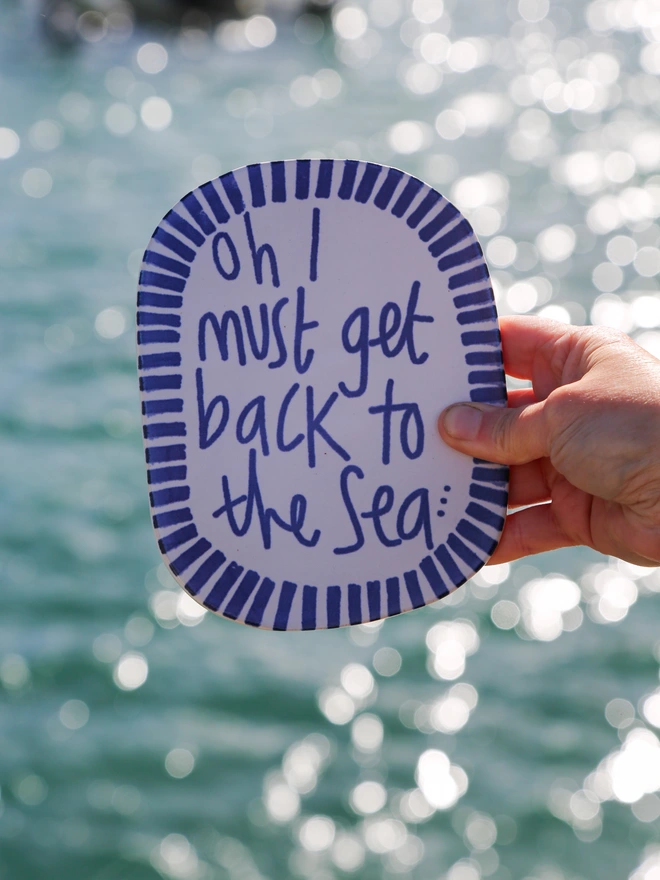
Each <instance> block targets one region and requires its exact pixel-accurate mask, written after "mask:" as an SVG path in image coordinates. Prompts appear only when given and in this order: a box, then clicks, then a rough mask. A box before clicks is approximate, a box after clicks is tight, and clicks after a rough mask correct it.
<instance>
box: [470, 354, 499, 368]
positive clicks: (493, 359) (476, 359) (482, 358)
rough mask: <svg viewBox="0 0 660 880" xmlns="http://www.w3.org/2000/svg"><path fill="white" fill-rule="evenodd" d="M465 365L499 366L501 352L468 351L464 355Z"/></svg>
mask: <svg viewBox="0 0 660 880" xmlns="http://www.w3.org/2000/svg"><path fill="white" fill-rule="evenodd" d="M465 363H466V364H468V366H477V365H481V364H483V365H486V364H501V363H502V352H501V351H469V352H468V353H467V354H466V355H465Z"/></svg>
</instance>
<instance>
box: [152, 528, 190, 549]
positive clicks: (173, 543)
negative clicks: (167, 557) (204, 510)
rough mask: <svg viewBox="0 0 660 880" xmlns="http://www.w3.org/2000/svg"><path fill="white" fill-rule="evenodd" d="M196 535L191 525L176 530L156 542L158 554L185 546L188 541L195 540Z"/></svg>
mask: <svg viewBox="0 0 660 880" xmlns="http://www.w3.org/2000/svg"><path fill="white" fill-rule="evenodd" d="M197 534H198V533H197V527H196V526H195V525H194V524H192V523H191V524H190V525H188V526H184V527H183V528H181V529H177V530H176V532H172V533H171V534H170V535H167V536H166V537H164V538H161V539H160V541H159V542H158V546H159V547H160V552H161V553H167V552H168V550H176V548H177V547H180V546H181V545H182V544H187V543H188V541H192V539H193V538H196V537H197Z"/></svg>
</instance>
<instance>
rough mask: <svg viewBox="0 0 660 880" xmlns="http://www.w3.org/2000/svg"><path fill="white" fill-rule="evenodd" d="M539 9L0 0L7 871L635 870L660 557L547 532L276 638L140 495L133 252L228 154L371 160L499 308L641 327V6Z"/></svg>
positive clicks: (648, 79) (428, 3)
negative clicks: (397, 182)
mask: <svg viewBox="0 0 660 880" xmlns="http://www.w3.org/2000/svg"><path fill="white" fill-rule="evenodd" d="M546 7H547V4H544V2H543V0H522V2H521V3H520V6H517V5H516V4H515V3H509V4H504V3H500V2H495V3H489V4H481V3H476V2H473V0H469V2H467V3H461V4H457V5H456V7H455V8H454V5H453V4H450V3H447V4H445V9H444V12H442V4H441V3H439V2H437V0H435V2H433V0H415V2H414V3H413V5H412V6H408V5H406V7H405V8H404V7H403V6H402V5H400V4H398V3H397V2H394V0H391V2H390V0H372V2H371V3H370V4H368V5H365V6H359V7H347V8H346V9H345V10H344V11H343V12H341V13H339V14H338V15H337V16H336V18H335V31H336V35H333V32H332V25H331V23H329V22H327V23H326V26H325V34H324V35H323V36H321V37H320V39H318V40H316V42H314V40H315V39H316V38H317V37H319V36H320V31H321V27H320V25H319V22H318V21H317V20H313V19H303V20H302V21H301V20H298V21H297V22H296V23H294V21H293V19H282V20H279V19H277V36H276V38H275V40H274V42H272V43H271V44H269V45H267V46H265V47H263V48H254V47H252V48H249V46H250V42H249V39H252V41H253V42H256V43H264V42H268V41H269V40H270V39H271V38H272V36H273V27H272V25H271V24H269V23H268V21H264V20H263V19H258V20H254V19H253V20H252V25H251V29H248V30H247V31H246V30H245V28H244V27H243V26H242V25H232V26H229V27H225V28H224V29H223V30H222V31H221V32H220V33H219V34H218V39H217V40H216V39H215V36H214V34H213V32H212V31H211V35H210V36H209V35H208V34H207V33H206V31H204V30H203V29H200V28H199V27H197V26H196V25H195V22H192V23H191V24H190V26H189V27H188V29H187V30H186V31H184V32H183V34H171V33H163V32H158V31H155V32H152V31H148V30H147V29H146V28H145V27H144V26H141V27H140V28H133V29H131V28H130V27H129V25H128V23H127V21H126V20H125V19H122V18H121V17H120V18H116V17H115V18H112V17H110V18H109V19H108V21H106V22H105V24H104V23H103V22H101V24H100V25H99V22H98V21H96V24H94V22H92V24H94V27H92V26H91V25H90V24H89V20H87V23H86V22H85V21H82V23H81V24H80V31H81V32H82V35H83V37H82V38H81V40H80V42H79V44H78V45H76V46H75V47H74V48H73V49H71V50H70V51H65V50H63V49H62V48H57V47H53V46H52V45H50V44H48V43H46V42H44V40H43V39H42V37H41V36H40V31H39V28H38V17H35V18H33V17H31V16H32V15H33V13H30V9H31V8H32V7H31V6H30V5H29V4H27V3H26V4H25V5H24V6H21V5H19V4H14V3H5V4H3V7H2V10H1V11H0V89H1V92H0V94H1V95H2V103H1V105H0V155H3V156H6V158H3V159H2V160H0V192H1V199H2V202H1V203H2V206H3V210H2V214H1V222H2V232H3V235H2V240H1V242H0V264H1V266H2V277H3V286H2V315H3V319H2V322H1V323H0V334H1V337H2V344H1V345H0V357H1V358H2V372H1V373H0V375H1V376H2V380H0V395H1V407H0V413H1V415H0V419H1V423H0V424H1V430H2V445H1V449H2V455H1V456H0V481H1V485H2V486H3V504H2V507H1V510H0V515H1V517H2V523H1V528H0V534H1V538H0V542H1V543H0V547H1V550H0V571H1V572H2V584H3V615H2V623H1V624H0V627H1V629H0V682H1V684H2V689H1V690H0V694H1V706H2V710H1V712H0V785H1V791H2V800H1V801H0V810H1V811H2V812H1V814H0V877H2V878H7V880H14V878H21V880H30V878H41V877H46V876H47V877H54V878H58V877H74V878H86V880H87V878H89V880H92V878H94V880H96V878H98V880H101V878H103V880H119V878H121V880H126V878H130V880H138V878H139V880H142V878H145V880H147V878H156V877H158V876H163V877H165V878H174V880H179V878H181V880H188V878H191V880H196V878H200V880H206V878H219V880H224V878H231V880H234V878H242V880H248V878H249V880H252V878H254V880H256V878H272V880H276V878H290V877H293V878H297V877H301V878H306V877H309V878H314V880H317V878H318V880H324V878H335V877H336V878H341V877H345V876H359V877H361V878H363V877H364V878H367V880H369V878H381V877H383V878H390V877H395V876H398V877H411V878H415V880H445V878H446V880H478V878H480V877H482V876H483V877H492V878H494V880H531V878H533V880H562V878H565V880H569V878H570V880H575V878H593V877H607V878H610V877H611V878H626V877H628V876H629V875H631V874H632V873H633V872H634V871H635V869H637V868H639V866H640V865H643V867H642V868H639V870H638V871H637V873H635V874H634V877H635V880H642V878H644V877H648V878H649V880H651V877H652V876H654V875H653V874H652V870H653V864H654V856H653V853H652V850H648V849H647V847H652V846H653V845H654V844H655V843H660V825H659V824H658V817H659V816H660V798H658V796H657V794H656V792H657V791H658V789H659V788H660V777H659V776H658V766H660V760H659V759H658V755H659V754H660V744H659V743H658V740H657V738H656V730H657V728H656V727H655V726H654V722H655V723H656V724H658V725H660V711H658V707H657V702H658V701H657V700H655V701H654V700H653V699H650V700H649V699H648V695H651V694H653V693H654V691H655V689H656V687H657V685H658V658H659V657H660V650H659V643H658V638H659V632H660V605H659V601H658V597H657V596H655V595H653V594H654V593H655V592H658V591H660V577H659V576H658V574H657V573H656V572H654V571H649V570H640V569H634V568H632V567H630V566H625V565H622V564H618V563H617V561H616V560H608V559H604V558H602V557H599V556H597V555H596V554H593V553H591V552H589V551H586V550H574V551H562V552H559V553H555V554H546V555H544V556H540V557H536V558H534V559H532V560H527V561H522V562H519V563H516V564H514V565H512V566H511V567H510V568H506V567H505V568H499V569H497V570H493V571H491V572H490V573H489V572H488V570H486V572H485V573H484V574H482V575H479V576H478V577H477V578H476V579H475V580H474V581H473V582H472V583H471V584H470V585H468V586H466V587H464V588H462V589H461V590H460V591H459V592H458V593H457V594H456V595H455V596H454V597H453V598H452V600H451V601H450V602H444V603H440V604H439V605H437V606H435V607H431V608H428V609H424V610H419V611H417V612H414V613H411V614H408V615H405V616H402V617H401V618H398V619H393V620H389V621H386V622H385V623H384V624H383V625H382V626H375V627H374V626H367V627H358V628H355V629H351V630H346V631H335V632H329V633H315V634H314V635H313V636H312V635H311V634H305V633H302V634H297V633H292V634H283V633H280V634H278V633H270V632H258V631H253V630H250V629H248V628H243V627H239V626H237V625H235V624H232V623H230V622H228V621H225V620H221V619H218V618H214V617H213V618H212V617H211V616H210V615H207V616H206V617H204V618H200V617H199V614H197V613H196V611H195V608H196V606H192V605H190V604H188V603H187V602H185V599H184V598H180V597H182V596H183V594H182V593H181V592H180V591H179V589H178V587H176V585H175V584H174V583H173V581H172V580H171V578H170V576H169V575H168V574H167V572H166V571H165V569H164V568H163V567H162V566H161V565H160V562H159V556H158V552H157V549H156V545H155V541H154V538H153V534H152V530H151V526H150V522H149V511H148V505H147V495H146V489H145V475H144V466H143V459H142V444H141V439H140V433H139V408H138V399H137V381H136V375H135V359H134V339H133V308H134V299H135V286H136V271H137V267H138V265H139V259H140V256H141V252H142V250H143V249H144V247H145V245H146V243H147V241H148V239H149V236H150V235H151V232H152V230H153V228H154V226H155V225H156V223H157V222H158V220H159V218H160V217H162V215H163V214H164V213H165V212H166V211H167V210H168V209H169V208H170V207H171V206H172V205H173V204H174V203H175V202H176V201H177V200H178V199H179V198H180V197H181V195H183V194H184V193H185V192H187V191H188V190H190V189H191V188H193V187H194V186H195V185H197V184H198V183H200V182H203V181H204V180H206V179H208V178H209V177H212V176H214V175H215V174H217V173H219V172H220V171H227V170H229V169H231V168H233V167H236V166H239V165H243V164H246V163H248V162H254V161H258V160H262V159H278V158H290V157H294V156H303V155H309V156H318V155H327V156H336V157H359V158H363V159H373V160H375V161H382V162H387V163H390V164H395V165H398V166H399V167H402V168H404V169H405V170H407V171H410V172H412V173H415V174H417V175H419V176H422V177H424V178H425V179H427V180H429V182H432V183H434V184H436V185H437V186H438V188H439V189H440V190H442V191H444V192H446V193H447V194H448V195H450V196H451V197H452V198H454V199H455V200H456V201H457V202H458V203H459V204H460V205H461V206H462V207H463V208H464V210H465V211H466V212H467V213H468V214H469V216H470V217H471V219H472V222H473V223H474V225H475V228H476V230H477V232H478V234H479V235H480V237H481V240H482V242H483V243H484V245H485V248H486V252H487V255H488V258H489V260H490V261H491V265H492V266H493V268H494V273H493V274H494V282H495V288H496V292H497V295H498V300H499V304H500V308H501V310H502V311H504V312H515V311H519V312H526V311H529V312H531V313H539V312H542V313H545V314H550V315H553V316H555V317H560V318H562V317H563V318H564V319H571V320H573V321H574V322H576V323H584V322H588V321H589V320H590V319H591V320H593V321H594V322H595V323H609V324H613V325H616V326H620V327H622V328H623V329H625V330H627V331H629V332H631V333H633V334H634V335H635V336H636V337H638V338H639V339H640V341H641V342H642V343H643V344H644V345H646V346H647V347H648V348H650V349H651V350H653V351H658V348H659V346H658V340H659V339H660V335H659V333H658V330H657V328H658V326H659V325H660V315H659V314H658V312H659V311H660V307H659V305H658V297H657V285H656V282H655V278H654V275H655V273H656V272H657V268H658V265H660V251H658V243H659V241H660V229H659V228H658V225H657V223H656V222H655V218H656V215H657V214H658V213H660V207H658V199H657V193H658V182H659V181H658V179H656V178H655V177H654V175H655V173H656V171H657V169H658V168H659V167H660V148H659V147H658V142H659V140H660V128H659V127H658V123H657V110H658V106H659V105H658V102H659V101H660V88H659V87H658V84H657V79H656V75H655V74H656V73H657V70H656V68H658V69H660V61H656V58H657V55H658V52H657V51H656V49H657V44H656V42H655V41H656V40H660V31H659V30H658V28H659V26H660V19H657V12H656V7H655V6H654V5H652V4H650V3H649V4H635V5H634V6H633V5H631V4H625V3H609V4H603V3H593V4H591V5H590V6H589V7H587V5H586V4H582V3H572V4H570V5H569V4H566V5H560V4H556V3H552V9H551V11H550V12H549V14H548V15H547V16H546V15H545V12H546ZM585 16H586V17H585ZM607 16H609V18H608V17H607ZM99 27H100V28H101V29H100V30H99ZM103 27H106V32H105V35H104V32H103ZM433 34H435V36H432V35H433ZM98 37H100V38H99V39H97V38H98ZM301 38H302V39H301ZM472 38H476V39H472ZM153 42H155V43H158V44H159V46H161V47H164V48H165V50H166V53H167V59H166V61H167V63H166V64H165V66H164V67H163V69H162V70H158V72H149V71H150V70H156V69H157V68H159V67H160V66H162V65H163V63H164V61H165V55H164V53H163V51H162V48H156V49H154V48H153V46H152V47H148V48H147V49H143V50H142V51H141V52H140V54H138V51H139V50H140V47H142V46H144V44H145V43H153ZM241 45H244V46H247V47H248V48H246V49H244V50H240V51H239V47H240V46H241ZM145 68H146V69H145ZM154 97H155V98H160V99H164V100H165V102H167V103H163V101H162V100H161V101H156V102H154V101H153V100H150V99H152V98H154ZM170 112H171V120H169V115H170ZM439 116H440V117H441V118H439V119H438V117H439ZM401 123H405V124H404V125H402V124H401ZM18 141H20V143H18ZM548 230H549V231H548ZM656 264H657V265H656ZM654 267H655V268H654ZM553 573H555V577H561V578H563V580H559V581H557V580H551V579H550V578H549V576H550V575H552V574H553ZM557 573H560V574H559V575H558V574H557ZM439 625H441V626H439ZM429 633H431V634H430V635H429ZM624 744H625V746H624ZM441 753H442V754H441ZM443 755H444V757H443ZM450 766H451V767H452V768H453V770H452V771H451V773H450V772H449V767H450ZM457 768H458V769H457ZM597 768H600V769H599V771H598V772H594V771H596V770H597ZM452 774H453V775H452ZM645 860H646V861H645Z"/></svg>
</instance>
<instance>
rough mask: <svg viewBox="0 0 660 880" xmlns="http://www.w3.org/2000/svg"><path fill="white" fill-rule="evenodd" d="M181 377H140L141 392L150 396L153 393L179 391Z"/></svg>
mask: <svg viewBox="0 0 660 880" xmlns="http://www.w3.org/2000/svg"><path fill="white" fill-rule="evenodd" d="M181 384H182V379H181V376H178V375H171V376H140V391H144V392H145V393H147V394H149V393H150V392H151V391H178V390H179V388H181Z"/></svg>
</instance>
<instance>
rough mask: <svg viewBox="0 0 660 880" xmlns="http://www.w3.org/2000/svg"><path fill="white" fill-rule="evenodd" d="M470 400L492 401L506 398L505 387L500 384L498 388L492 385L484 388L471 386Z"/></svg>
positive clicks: (479, 401)
mask: <svg viewBox="0 0 660 880" xmlns="http://www.w3.org/2000/svg"><path fill="white" fill-rule="evenodd" d="M470 400H472V401H474V403H492V402H493V401H498V400H500V401H503V400H506V387H505V386H504V385H501V386H500V387H499V388H498V387H495V386H494V385H488V386H487V387H486V388H473V389H472V391H470Z"/></svg>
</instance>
